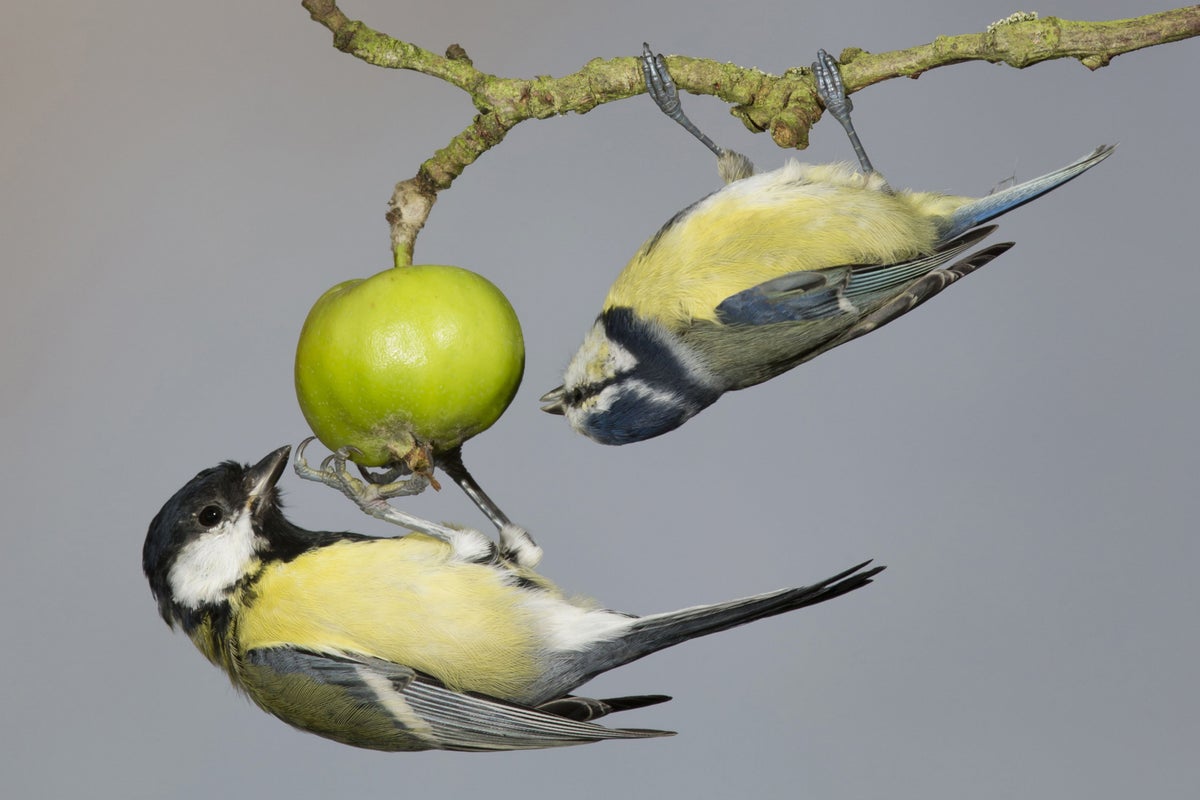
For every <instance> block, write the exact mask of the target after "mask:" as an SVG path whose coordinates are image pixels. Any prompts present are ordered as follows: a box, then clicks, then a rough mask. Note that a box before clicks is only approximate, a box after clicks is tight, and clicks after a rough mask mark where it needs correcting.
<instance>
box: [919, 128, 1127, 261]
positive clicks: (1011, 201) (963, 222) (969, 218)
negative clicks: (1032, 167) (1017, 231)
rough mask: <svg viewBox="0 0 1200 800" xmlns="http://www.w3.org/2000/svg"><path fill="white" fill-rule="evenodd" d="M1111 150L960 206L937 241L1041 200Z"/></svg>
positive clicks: (1109, 147) (1110, 148)
mask: <svg viewBox="0 0 1200 800" xmlns="http://www.w3.org/2000/svg"><path fill="white" fill-rule="evenodd" d="M1115 147H1116V145H1108V144H1106V145H1101V146H1100V147H1097V148H1096V149H1095V150H1093V151H1092V152H1091V153H1089V154H1088V155H1086V156H1084V157H1083V158H1081V159H1079V160H1078V161H1076V162H1074V163H1072V164H1068V165H1067V166H1065V167H1062V168H1061V169H1056V170H1055V171H1054V172H1051V173H1049V174H1046V175H1043V176H1041V177H1040V178H1034V179H1033V180H1031V181H1026V182H1025V183H1021V184H1017V185H1016V186H1013V187H1012V188H1011V189H1004V190H1003V191H999V192H996V193H995V194H990V195H988V196H987V197H981V198H979V199H978V200H975V201H973V202H970V203H967V204H966V205H965V206H961V207H960V208H959V209H958V210H957V211H955V212H954V214H952V215H951V216H950V217H949V218H948V219H947V220H946V222H945V224H944V226H943V228H942V230H941V231H939V233H940V235H941V240H942V241H946V240H948V239H953V238H954V237H956V236H958V235H960V234H962V233H964V232H966V231H968V230H970V229H971V228H974V227H975V226H976V225H980V224H982V223H984V222H987V221H988V220H991V219H995V218H996V217H998V216H1000V215H1001V214H1003V213H1005V212H1007V211H1012V210H1013V209H1014V208H1016V207H1018V206H1023V205H1025V204H1026V203H1028V202H1029V201H1030V200H1034V199H1036V198H1038V197H1041V196H1042V195H1044V194H1045V193H1046V192H1049V191H1050V190H1052V189H1057V188H1058V187H1059V186H1062V185H1063V184H1064V183H1066V182H1067V181H1069V180H1071V179H1072V178H1074V177H1076V176H1078V175H1082V174H1083V173H1085V172H1087V171H1088V170H1089V169H1091V168H1092V167H1094V166H1096V165H1097V164H1099V163H1100V162H1101V161H1103V160H1104V159H1106V158H1108V157H1109V156H1110V155H1112V151H1113V149H1114V148H1115Z"/></svg>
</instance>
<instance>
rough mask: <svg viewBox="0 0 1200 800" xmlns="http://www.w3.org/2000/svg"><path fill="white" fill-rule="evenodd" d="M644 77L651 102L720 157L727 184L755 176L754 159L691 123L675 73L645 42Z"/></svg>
mask: <svg viewBox="0 0 1200 800" xmlns="http://www.w3.org/2000/svg"><path fill="white" fill-rule="evenodd" d="M642 76H643V77H644V78H645V81H646V91H647V92H649V94H650V99H651V100H653V101H654V102H655V104H656V105H657V106H658V107H659V108H660V109H661V110H662V112H663V113H664V114H666V115H667V116H668V117H670V118H671V119H673V120H675V121H676V122H678V123H679V124H680V125H682V126H683V129H684V130H686V131H687V132H688V133H690V134H691V135H692V136H695V137H696V138H697V139H698V140H700V143H701V144H703V145H704V146H705V147H707V148H708V149H709V150H711V151H712V152H713V153H714V154H715V155H716V157H717V172H718V173H719V174H720V176H721V180H723V181H725V183H732V182H733V181H736V180H740V179H742V178H748V177H750V176H751V175H753V174H754V164H753V162H751V161H750V159H748V158H746V157H745V156H744V155H742V154H741V153H737V152H734V151H733V150H726V149H725V148H724V147H721V146H720V145H718V144H717V143H716V142H714V141H713V140H712V139H710V138H708V136H706V135H705V134H704V132H703V131H701V130H700V129H699V128H697V127H696V124H695V123H694V122H692V121H691V120H690V119H688V116H687V114H684V113H683V105H682V104H681V103H680V102H679V89H678V87H676V86H675V81H674V80H672V79H671V73H670V71H668V70H667V64H666V61H664V60H663V57H662V53H659V54H658V55H655V54H654V53H653V52H652V51H651V50H650V45H648V44H646V43H645V42H643V43H642Z"/></svg>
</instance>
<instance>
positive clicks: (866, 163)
mask: <svg viewBox="0 0 1200 800" xmlns="http://www.w3.org/2000/svg"><path fill="white" fill-rule="evenodd" d="M812 70H813V80H814V81H815V82H816V84H817V97H819V98H821V103H822V104H823V105H824V106H825V110H826V111H828V112H829V114H830V116H832V117H833V118H834V119H836V120H837V121H838V122H839V123H841V125H842V128H844V129H845V131H846V136H848V137H849V138H850V145H851V147H853V148H854V155H856V156H857V157H858V163H859V165H861V166H862V171H863V172H865V173H867V174H868V175H869V174H871V173H872V172H875V171H876V170H875V167H874V166H872V165H871V159H869V158H867V151H866V150H864V149H863V146H862V142H861V141H859V138H858V132H857V131H855V130H854V123H853V122H851V121H850V112H851V111H853V110H854V103H852V102H851V101H850V98H849V96H848V95H847V94H846V84H845V83H844V82H843V81H842V71H841V69H840V68H839V67H838V63H837V62H836V61H834V60H833V56H831V55H829V53H826V52H825V51H824V50H818V51H817V60H816V61H814V62H813V65H812Z"/></svg>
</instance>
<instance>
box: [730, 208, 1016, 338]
mask: <svg viewBox="0 0 1200 800" xmlns="http://www.w3.org/2000/svg"><path fill="white" fill-rule="evenodd" d="M994 230H996V228H995V226H987V227H982V228H976V229H975V230H973V231H970V232H968V233H965V234H963V235H962V236H960V237H958V238H957V239H954V240H953V241H950V242H947V243H946V244H944V245H942V246H941V247H939V248H938V249H937V250H935V251H934V252H933V253H930V254H929V255H927V256H922V257H920V258H916V259H913V260H911V261H903V262H900V263H898V264H866V265H849V266H837V267H830V268H827V269H821V270H807V271H801V272H792V273H789V274H787V275H781V276H780V277H778V278H773V279H771V280H769V281H766V282H764V283H760V284H758V285H757V286H752V287H751V288H749V289H746V290H745V291H742V292H738V293H737V294H735V295H731V296H729V297H727V298H725V299H724V300H723V301H722V302H721V303H720V305H718V306H717V319H718V320H719V321H720V322H722V323H724V324H726V325H769V324H771V323H775V322H803V321H815V320H829V319H833V318H835V317H839V316H843V315H850V316H849V317H848V318H849V319H852V318H856V317H858V316H859V315H860V314H861V313H862V312H863V309H864V308H865V307H867V306H873V305H875V304H877V303H878V302H879V301H880V300H881V299H882V298H886V297H887V296H888V295H890V294H892V293H894V292H896V291H898V290H899V289H900V288H901V287H903V286H905V285H906V284H908V283H911V282H912V281H914V280H917V279H918V278H920V277H921V276H923V275H925V274H927V273H929V272H932V271H933V270H936V269H938V268H939V267H942V266H944V265H945V264H947V263H949V262H951V261H952V260H953V259H954V258H956V257H957V256H958V255H960V254H961V253H963V252H964V251H965V250H967V249H969V248H971V247H973V246H975V245H976V244H978V243H979V241H980V240H982V239H983V238H984V237H985V236H987V235H988V234H990V233H992V231H994Z"/></svg>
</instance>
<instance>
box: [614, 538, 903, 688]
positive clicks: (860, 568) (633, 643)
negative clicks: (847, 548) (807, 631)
mask: <svg viewBox="0 0 1200 800" xmlns="http://www.w3.org/2000/svg"><path fill="white" fill-rule="evenodd" d="M870 563H871V562H870V561H864V562H863V563H861V564H859V565H857V566H854V567H851V568H850V569H848V570H846V571H845V572H841V573H838V574H837V575H834V576H833V577H831V578H827V579H825V580H823V581H821V582H820V583H816V584H813V585H812V586H802V587H800V588H798V589H783V590H780V591H777V592H769V593H767V594H760V595H755V596H754V597H746V598H742V599H740V600H730V601H729V602H727V603H716V604H713V605H706V606H694V607H692V608H685V609H682V610H680V611H671V612H668V613H665V614H652V615H650V616H646V617H640V618H638V620H637V621H636V622H634V623H633V625H632V627H631V628H630V629H629V631H628V632H627V633H625V634H624V635H623V636H621V637H620V638H619V639H615V640H612V641H609V642H606V643H604V644H601V645H599V646H598V647H597V652H596V653H595V654H596V655H600V656H601V660H602V661H603V664H596V666H597V667H599V668H598V669H597V670H596V672H595V673H593V674H598V673H599V672H603V671H605V670H608V669H612V668H614V667H617V666H620V665H621V664H627V663H629V662H630V661H634V660H636V659H639V658H642V657H643V656H647V655H649V654H651V653H654V652H657V651H659V650H662V649H664V648H667V647H671V646H672V645H676V644H679V643H680V642H685V641H687V640H688V639H694V638H696V637H697V636H707V635H708V634H710V633H718V632H720V631H725V630H729V629H730V628H735V627H737V626H739V625H745V624H746V623H748V622H754V621H755V620H760V619H764V618H766V617H772V616H775V615H776V614H784V613H786V612H788V611H795V610H796V609H798V608H804V607H805V606H812V605H816V604H817V603H824V602H825V601H826V600H832V599H833V598H835V597H840V596H842V595H844V594H847V593H849V592H853V591H854V590H855V589H861V588H862V587H863V586H866V585H867V584H868V583H870V582H871V580H872V578H874V577H875V576H876V575H878V574H879V573H880V572H882V571H883V569H884V568H883V567H872V568H871V569H866V567H867V566H868V565H869V564H870ZM864 570H865V571H864Z"/></svg>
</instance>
